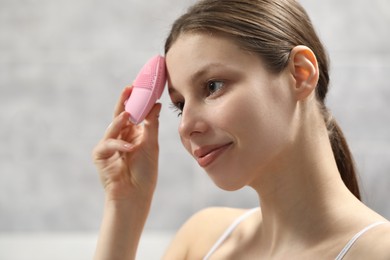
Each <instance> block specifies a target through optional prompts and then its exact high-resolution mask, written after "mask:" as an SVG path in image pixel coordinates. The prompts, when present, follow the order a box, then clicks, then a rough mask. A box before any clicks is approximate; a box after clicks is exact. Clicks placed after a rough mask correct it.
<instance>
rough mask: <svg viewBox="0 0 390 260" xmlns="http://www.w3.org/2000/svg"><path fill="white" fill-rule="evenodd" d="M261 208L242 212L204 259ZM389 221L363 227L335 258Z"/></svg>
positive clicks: (340, 256) (343, 254) (340, 258)
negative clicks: (363, 236) (365, 234)
mask: <svg viewBox="0 0 390 260" xmlns="http://www.w3.org/2000/svg"><path fill="white" fill-rule="evenodd" d="M259 209H260V208H253V209H250V210H248V211H246V212H245V213H244V214H242V215H241V216H240V217H238V218H237V219H236V220H235V221H234V222H233V223H232V224H230V226H229V227H228V228H227V229H226V230H225V232H224V233H223V234H222V235H221V236H220V237H219V239H218V240H217V241H216V242H215V244H214V245H213V246H212V247H211V249H210V251H209V252H208V253H207V254H206V256H205V257H204V258H203V260H209V259H210V257H211V255H212V254H214V253H215V251H216V250H217V249H218V248H219V247H220V246H221V245H222V244H223V242H224V241H225V240H226V239H227V238H228V237H229V236H230V234H231V233H232V232H233V231H234V230H235V229H236V227H237V226H238V225H239V224H240V223H241V222H243V221H244V220H245V219H246V218H248V217H249V216H251V215H252V214H253V213H254V212H256V211H258V210H259ZM385 223H389V222H386V221H381V222H375V223H373V224H371V225H369V226H367V227H365V228H364V229H362V230H361V231H360V232H358V233H357V234H356V235H355V236H354V237H352V239H351V240H349V242H348V243H347V244H346V245H345V246H344V248H343V249H342V250H341V252H340V253H339V254H338V255H337V257H336V258H335V260H342V259H343V258H344V256H345V255H346V254H347V252H348V251H349V249H351V247H352V246H353V244H354V243H355V242H356V240H358V238H359V237H361V236H362V235H363V234H364V233H366V232H367V231H368V230H370V229H372V228H374V227H376V226H378V225H381V224H385Z"/></svg>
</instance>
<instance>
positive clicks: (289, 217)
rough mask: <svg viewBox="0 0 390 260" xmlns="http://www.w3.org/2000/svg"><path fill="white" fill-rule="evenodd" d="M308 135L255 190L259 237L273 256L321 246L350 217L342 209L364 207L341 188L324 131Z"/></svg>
mask: <svg viewBox="0 0 390 260" xmlns="http://www.w3.org/2000/svg"><path fill="white" fill-rule="evenodd" d="M307 130H311V131H305V129H303V131H301V132H300V134H299V135H298V137H297V138H296V142H298V143H294V144H293V145H291V146H290V147H294V148H288V149H287V150H286V151H284V152H283V153H282V154H281V155H280V156H279V157H278V158H277V159H276V160H274V161H275V162H276V163H275V164H274V165H272V166H271V167H269V168H268V169H266V170H262V174H261V175H260V177H258V179H256V180H255V181H254V182H253V183H252V184H253V185H251V186H252V187H253V188H254V189H255V190H256V191H257V193H258V195H259V197H260V201H261V210H262V225H261V229H260V231H259V232H260V233H261V236H262V237H264V238H266V239H262V241H266V242H265V243H263V246H264V247H265V248H268V249H269V250H272V248H273V249H274V250H276V247H279V246H282V245H283V244H289V245H290V246H291V245H292V244H291V242H292V241H299V242H300V243H305V245H304V246H306V247H307V246H309V245H310V244H313V243H314V244H316V243H317V242H318V241H321V240H323V239H324V236H326V235H327V234H330V233H332V230H333V229H334V228H335V227H336V225H334V224H335V223H334V222H335V221H337V219H340V218H341V217H342V216H343V214H344V213H347V212H345V208H344V207H343V206H345V205H356V203H359V202H358V201H357V199H356V198H355V197H354V196H353V195H352V194H351V193H350V192H349V190H348V189H347V188H346V187H345V185H344V183H343V182H342V179H341V177H340V174H339V172H338V169H337V165H336V162H335V160H334V156H333V152H332V148H331V145H330V143H329V138H328V135H327V130H326V128H325V126H323V127H322V128H321V130H320V131H317V130H316V131H313V129H310V128H309V127H308V128H307ZM313 132H317V134H314V133H313ZM263 173H264V174H263ZM283 242H286V243H283ZM296 246H297V247H299V246H302V245H296Z"/></svg>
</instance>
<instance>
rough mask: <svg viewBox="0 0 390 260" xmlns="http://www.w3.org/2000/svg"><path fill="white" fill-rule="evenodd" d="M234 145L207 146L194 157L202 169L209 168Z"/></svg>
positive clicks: (199, 149) (197, 150) (200, 149)
mask: <svg viewBox="0 0 390 260" xmlns="http://www.w3.org/2000/svg"><path fill="white" fill-rule="evenodd" d="M231 144H232V143H231V142H230V143H227V144H222V145H221V144H218V145H207V146H203V147H200V148H198V149H196V150H195V151H194V156H195V158H196V160H197V161H198V164H199V165H200V166H201V167H207V166H208V165H210V164H211V163H212V162H214V161H215V160H216V159H217V158H218V157H219V156H220V155H221V154H222V153H223V152H225V151H226V149H228V148H229V147H230V145H231Z"/></svg>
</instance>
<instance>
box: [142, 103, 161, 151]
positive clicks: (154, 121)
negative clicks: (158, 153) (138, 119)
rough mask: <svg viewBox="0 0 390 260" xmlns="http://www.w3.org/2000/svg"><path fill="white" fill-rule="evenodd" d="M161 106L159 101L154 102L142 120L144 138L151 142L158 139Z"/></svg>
mask: <svg viewBox="0 0 390 260" xmlns="http://www.w3.org/2000/svg"><path fill="white" fill-rule="evenodd" d="M161 106H162V105H161V104H160V103H156V104H155V105H154V106H153V108H152V110H151V111H150V113H149V114H148V116H147V117H146V118H145V121H144V138H145V140H149V141H151V142H152V143H154V142H157V139H158V126H159V116H160V111H161Z"/></svg>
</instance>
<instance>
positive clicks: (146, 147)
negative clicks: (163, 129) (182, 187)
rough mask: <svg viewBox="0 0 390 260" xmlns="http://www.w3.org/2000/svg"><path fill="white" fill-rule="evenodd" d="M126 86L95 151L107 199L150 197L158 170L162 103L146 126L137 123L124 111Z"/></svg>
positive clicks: (155, 106) (94, 156) (129, 92)
mask: <svg viewBox="0 0 390 260" xmlns="http://www.w3.org/2000/svg"><path fill="white" fill-rule="evenodd" d="M131 91H132V87H126V88H125V89H124V90H123V92H122V94H121V97H120V98H119V100H118V103H117V105H116V108H115V112H114V120H113V122H112V123H111V125H110V126H109V127H108V129H107V130H106V133H105V135H104V137H103V139H102V140H101V141H100V142H99V143H98V144H97V146H96V147H95V149H94V150H93V160H94V163H95V165H96V166H97V168H98V171H99V175H100V179H101V182H102V184H103V187H104V189H105V192H106V198H107V199H108V200H113V201H123V200H132V201H133V202H140V203H142V201H144V202H145V199H147V200H149V199H150V200H151V198H152V196H153V192H154V189H155V186H156V182H157V171H158V153H159V146H158V123H159V122H158V115H159V113H160V109H161V104H156V105H154V107H153V109H152V110H151V112H150V113H149V115H148V116H147V117H146V119H145V121H144V124H143V125H134V124H132V123H131V122H130V121H129V114H128V113H127V112H125V111H124V103H125V101H126V100H127V99H128V98H129V96H130V95H131Z"/></svg>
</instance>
